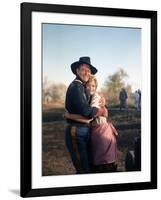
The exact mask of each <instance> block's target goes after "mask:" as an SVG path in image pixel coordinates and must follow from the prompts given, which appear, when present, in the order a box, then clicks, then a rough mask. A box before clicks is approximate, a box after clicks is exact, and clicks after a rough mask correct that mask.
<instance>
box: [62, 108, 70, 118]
mask: <svg viewBox="0 0 161 200" xmlns="http://www.w3.org/2000/svg"><path fill="white" fill-rule="evenodd" d="M63 118H64V119H69V118H70V114H69V112H68V111H67V110H65V112H64V114H63Z"/></svg>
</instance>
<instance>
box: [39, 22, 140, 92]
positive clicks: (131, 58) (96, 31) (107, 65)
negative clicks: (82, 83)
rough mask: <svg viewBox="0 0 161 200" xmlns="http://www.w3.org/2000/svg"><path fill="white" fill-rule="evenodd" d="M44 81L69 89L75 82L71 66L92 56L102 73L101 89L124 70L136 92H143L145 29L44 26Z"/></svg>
mask: <svg viewBox="0 0 161 200" xmlns="http://www.w3.org/2000/svg"><path fill="white" fill-rule="evenodd" d="M42 31H43V36H42V39H43V51H42V52H43V77H45V76H47V77H48V79H49V80H52V81H54V82H55V83H65V84H66V85H69V84H70V82H71V81H72V80H73V79H74V78H75V76H74V74H72V71H71V69H70V65H71V64H72V63H73V62H75V61H78V60H79V58H80V57H82V56H89V57H90V58H91V64H92V65H93V66H95V67H96V68H97V69H98V73H97V74H96V77H97V79H98V84H99V88H101V87H102V86H103V83H104V82H105V80H106V79H107V77H108V76H109V75H112V74H113V73H115V72H116V71H118V70H119V69H120V68H123V69H124V70H125V71H126V72H127V74H128V75H129V78H128V79H127V80H126V81H127V82H128V83H129V84H131V85H132V88H133V91H134V90H135V89H138V88H140V89H141V29H138V28H119V27H100V26H82V25H81V26H79V25H60V24H43V30H42Z"/></svg>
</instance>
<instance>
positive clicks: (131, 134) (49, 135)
mask: <svg viewBox="0 0 161 200" xmlns="http://www.w3.org/2000/svg"><path fill="white" fill-rule="evenodd" d="M63 112H64V108H63V107H62V105H61V104H56V105H55V104H52V105H51V104H50V105H44V106H43V127H42V134H43V135H42V175H43V176H48V175H67V174H75V169H74V167H73V165H72V162H71V159H70V156H69V153H68V151H67V149H66V146H65V140H64V129H65V126H66V122H65V120H64V119H63V117H62V114H63ZM109 116H110V121H112V122H113V123H114V125H115V126H116V128H117V130H118V133H119V136H118V138H117V143H118V171H125V155H126V153H127V150H128V149H133V144H134V138H135V137H136V136H139V135H140V113H138V112H136V111H135V110H133V111H130V112H126V111H125V112H120V111H119V110H114V111H112V110H111V111H110V112H109Z"/></svg>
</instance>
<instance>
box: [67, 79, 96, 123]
mask: <svg viewBox="0 0 161 200" xmlns="http://www.w3.org/2000/svg"><path fill="white" fill-rule="evenodd" d="M65 107H66V109H67V110H68V112H69V113H71V114H79V115H82V116H84V117H87V118H88V119H90V118H93V117H94V116H95V115H96V113H97V111H98V108H96V107H90V105H89V102H88V99H87V94H86V90H85V85H84V84H83V82H82V81H81V80H80V79H79V78H76V79H75V80H74V81H73V82H72V83H71V84H70V85H69V87H68V89H67V93H66V100H65ZM67 121H68V122H69V123H73V122H75V121H73V120H67Z"/></svg>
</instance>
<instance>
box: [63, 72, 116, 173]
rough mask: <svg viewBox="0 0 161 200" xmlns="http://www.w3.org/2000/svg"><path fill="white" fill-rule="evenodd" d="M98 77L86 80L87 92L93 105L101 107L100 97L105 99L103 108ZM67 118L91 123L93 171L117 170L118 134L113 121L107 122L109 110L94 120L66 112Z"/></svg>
mask: <svg viewBox="0 0 161 200" xmlns="http://www.w3.org/2000/svg"><path fill="white" fill-rule="evenodd" d="M97 85H98V84H97V79H96V78H95V76H93V75H91V76H90V78H89V79H88V81H87V82H86V90H87V93H89V94H90V105H91V107H96V108H100V103H99V102H100V99H101V98H102V100H104V103H103V104H102V108H105V99H104V98H103V97H101V95H99V94H98V93H97V92H96V89H97ZM65 117H66V118H70V119H73V120H76V121H78V122H85V123H87V124H88V123H90V126H91V134H90V142H89V146H90V152H91V157H92V158H91V161H92V169H93V170H92V172H94V173H100V172H114V171H116V168H117V165H116V160H117V144H116V135H117V131H116V129H115V128H114V126H113V125H112V123H109V122H107V117H108V110H106V116H97V117H94V118H93V119H92V120H88V119H87V118H85V117H83V116H81V115H74V114H70V113H65Z"/></svg>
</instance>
